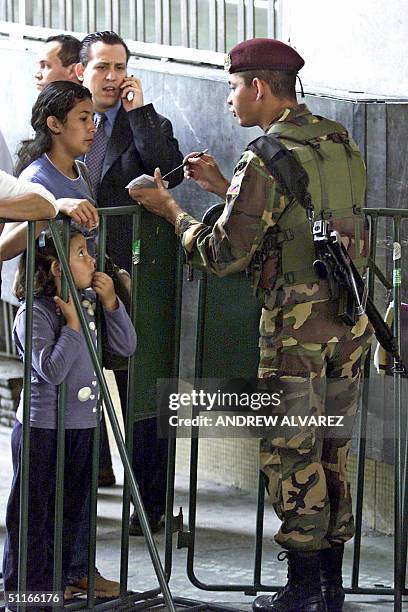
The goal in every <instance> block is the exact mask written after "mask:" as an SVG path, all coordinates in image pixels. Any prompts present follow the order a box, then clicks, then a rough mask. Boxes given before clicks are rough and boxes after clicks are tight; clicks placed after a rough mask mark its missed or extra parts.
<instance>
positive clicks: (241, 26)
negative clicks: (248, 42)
mask: <svg viewBox="0 0 408 612" xmlns="http://www.w3.org/2000/svg"><path fill="white" fill-rule="evenodd" d="M245 26H246V19H245V0H238V4H237V38H238V42H241V40H245V30H246V27H245Z"/></svg>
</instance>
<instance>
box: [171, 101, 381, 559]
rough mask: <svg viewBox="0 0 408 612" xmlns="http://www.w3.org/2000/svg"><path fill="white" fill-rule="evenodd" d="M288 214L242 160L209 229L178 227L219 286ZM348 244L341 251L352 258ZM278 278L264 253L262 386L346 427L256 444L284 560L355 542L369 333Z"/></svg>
mask: <svg viewBox="0 0 408 612" xmlns="http://www.w3.org/2000/svg"><path fill="white" fill-rule="evenodd" d="M277 121H286V122H290V123H291V125H292V126H293V125H299V126H300V125H304V124H305V123H312V122H313V123H316V122H318V121H319V120H318V118H316V117H314V116H313V115H312V114H311V113H310V111H309V110H308V108H307V107H306V106H305V105H298V106H296V107H295V108H292V109H286V110H284V111H283V112H282V113H281V115H280V116H279V118H278V119H277ZM272 125H273V124H272ZM271 127H272V126H271ZM287 205H288V198H287V197H286V196H285V195H284V194H283V193H282V191H281V190H280V188H279V185H278V184H277V183H276V181H275V180H274V178H273V177H272V176H271V175H270V173H269V172H268V170H267V169H266V167H265V165H264V164H263V162H262V161H261V160H260V159H259V158H258V157H257V156H256V155H255V154H254V153H253V152H251V151H245V152H244V154H243V155H242V157H241V159H240V161H239V162H238V164H237V166H236V168H235V172H234V176H233V178H232V181H231V184H230V187H229V189H228V191H227V198H226V205H225V208H224V211H223V213H222V215H221V217H220V218H219V220H218V221H217V223H216V224H215V226H214V228H209V227H208V226H206V225H204V224H202V223H199V222H197V221H196V220H195V219H193V218H192V217H190V216H189V215H185V216H184V218H183V219H182V220H181V222H180V230H181V233H182V244H183V246H184V248H185V250H186V252H187V253H188V255H189V260H190V262H191V263H193V264H194V265H197V266H199V267H202V268H204V269H205V270H206V271H208V272H213V273H215V274H217V275H218V276H224V275H227V274H231V273H233V272H236V271H239V270H243V269H245V268H248V267H249V269H250V271H251V260H253V257H254V254H255V252H256V251H257V250H258V249H259V247H260V246H261V245H262V243H263V240H264V237H265V232H266V230H267V229H268V228H270V227H272V226H273V225H274V224H276V223H277V222H278V220H279V217H280V215H281V214H282V212H283V211H284V210H285V208H286V207H287ZM298 211H299V216H300V218H301V220H302V221H303V220H304V216H305V212H304V210H303V209H302V208H301V207H300V206H298ZM350 238H351V239H350V240H349V243H348V244H347V245H346V246H347V248H348V250H349V252H350V254H351V255H353V253H352V250H353V246H354V240H353V237H352V236H350ZM366 247H367V245H364V244H362V246H361V248H366ZM278 269H279V254H278V252H276V254H273V253H270V254H269V257H268V259H267V261H266V262H265V264H264V266H263V270H262V273H261V277H260V278H259V275H258V277H257V278H255V275H253V278H252V280H253V284H254V285H256V287H257V294H258V295H259V296H260V298H261V300H262V305H263V310H262V315H261V321H260V341H259V346H260V363H259V377H261V378H264V377H269V376H274V375H279V378H280V380H282V381H285V400H284V401H285V410H286V413H287V414H294V415H296V414H308V415H319V414H320V415H325V414H328V412H329V411H330V413H331V414H332V415H338V416H341V415H343V416H346V417H348V418H347V419H346V424H345V427H343V428H342V429H339V430H334V429H333V430H325V431H323V429H322V428H320V427H311V426H305V427H300V428H296V430H294V428H291V427H288V428H287V429H282V430H280V431H279V432H276V435H274V434H272V435H271V436H270V437H269V438H268V439H264V440H263V441H262V447H261V467H262V470H263V471H264V473H265V475H266V477H267V481H268V491H269V494H270V497H271V500H272V502H273V504H274V507H275V510H276V512H277V514H278V516H279V518H280V519H281V520H282V526H281V528H280V530H279V532H278V534H277V535H276V536H275V539H276V541H277V542H278V543H279V544H280V545H282V546H283V547H285V548H287V549H289V550H298V551H312V550H319V549H322V548H325V547H327V546H329V545H330V544H331V543H343V542H345V541H347V540H348V539H350V538H351V537H352V536H353V533H354V524H353V516H352V508H351V498H350V485H349V481H348V477H347V468H346V462H347V454H348V451H349V448H350V437H351V426H352V422H353V417H354V415H355V413H356V410H357V406H358V397H359V387H360V385H359V383H360V380H361V376H362V369H363V364H364V357H365V355H366V352H367V349H368V347H369V343H370V340H371V336H372V329H371V326H370V324H369V323H368V320H367V317H366V316H365V315H364V316H363V317H361V318H360V319H359V320H358V321H357V323H356V325H355V326H354V327H353V328H351V327H350V326H347V325H346V324H344V323H343V322H342V320H341V319H340V318H339V316H338V314H337V309H338V304H337V303H336V302H333V301H330V294H329V288H328V285H327V283H326V282H323V281H321V282H315V283H313V282H312V283H308V284H298V285H295V286H290V287H285V284H284V282H282V281H281V282H280V283H279V282H278V283H276V282H274V280H273V279H274V278H276V277H277V276H278ZM340 436H341V437H340Z"/></svg>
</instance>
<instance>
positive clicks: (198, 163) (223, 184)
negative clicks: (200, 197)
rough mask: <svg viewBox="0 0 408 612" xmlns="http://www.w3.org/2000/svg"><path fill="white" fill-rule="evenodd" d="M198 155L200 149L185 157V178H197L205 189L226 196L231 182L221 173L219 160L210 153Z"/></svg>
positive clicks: (222, 196)
mask: <svg viewBox="0 0 408 612" xmlns="http://www.w3.org/2000/svg"><path fill="white" fill-rule="evenodd" d="M197 155H198V151H193V152H192V153H189V154H188V155H186V157H185V158H184V176H185V178H186V179H193V180H195V181H196V183H198V185H200V187H201V188H202V189H205V191H210V192H211V193H215V194H217V195H219V196H220V197H221V198H224V197H225V194H226V193H227V189H228V187H229V183H228V181H227V180H226V179H225V177H224V176H223V175H222V174H221V172H220V169H219V167H218V165H217V162H216V161H215V159H214V158H213V156H212V155H208V153H204V155H201V157H196V156H197Z"/></svg>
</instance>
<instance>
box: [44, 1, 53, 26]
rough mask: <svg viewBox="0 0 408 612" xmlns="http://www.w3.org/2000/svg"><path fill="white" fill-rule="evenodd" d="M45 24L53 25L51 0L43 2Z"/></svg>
mask: <svg viewBox="0 0 408 612" xmlns="http://www.w3.org/2000/svg"><path fill="white" fill-rule="evenodd" d="M43 11H44V12H43V24H44V27H45V28H50V27H51V23H52V20H51V0H44V2H43Z"/></svg>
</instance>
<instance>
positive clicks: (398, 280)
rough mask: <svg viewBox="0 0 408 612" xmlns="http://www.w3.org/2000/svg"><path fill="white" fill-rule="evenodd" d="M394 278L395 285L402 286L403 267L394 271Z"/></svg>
mask: <svg viewBox="0 0 408 612" xmlns="http://www.w3.org/2000/svg"><path fill="white" fill-rule="evenodd" d="M392 280H393V285H394V287H400V286H401V269H400V268H398V269H397V270H394V271H393V275H392Z"/></svg>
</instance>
